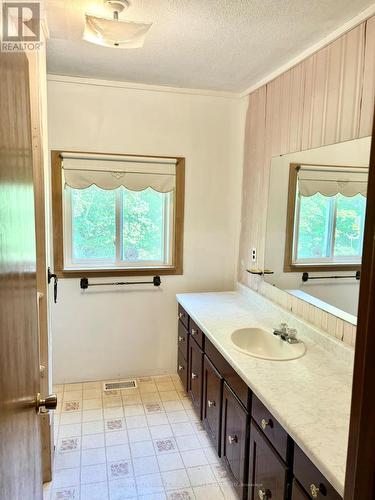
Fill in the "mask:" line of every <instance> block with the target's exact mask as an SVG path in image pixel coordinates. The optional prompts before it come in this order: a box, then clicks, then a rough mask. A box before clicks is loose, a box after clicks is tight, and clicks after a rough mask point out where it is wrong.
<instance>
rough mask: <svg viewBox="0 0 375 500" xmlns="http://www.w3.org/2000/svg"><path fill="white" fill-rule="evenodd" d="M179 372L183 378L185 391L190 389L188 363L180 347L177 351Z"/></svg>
mask: <svg viewBox="0 0 375 500" xmlns="http://www.w3.org/2000/svg"><path fill="white" fill-rule="evenodd" d="M177 373H178V375H179V377H180V379H181V382H182V385H183V386H184V389H185V391H187V390H188V387H187V381H188V364H187V361H186V359H185V358H184V356H183V353H182V351H181V350H180V349H178V352H177Z"/></svg>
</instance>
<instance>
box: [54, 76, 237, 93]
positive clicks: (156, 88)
mask: <svg viewBox="0 0 375 500" xmlns="http://www.w3.org/2000/svg"><path fill="white" fill-rule="evenodd" d="M47 80H48V81H51V82H61V83H75V84H78V85H93V86H97V87H115V88H122V89H130V90H141V91H142V90H143V91H148V92H169V93H172V94H189V95H197V96H208V97H222V98H226V99H241V98H242V97H243V96H242V95H241V94H240V93H238V92H225V91H220V90H206V89H189V88H182V87H169V86H164V85H149V84H144V83H133V82H123V81H117V80H101V79H97V78H83V77H76V76H67V75H57V74H52V73H48V74H47Z"/></svg>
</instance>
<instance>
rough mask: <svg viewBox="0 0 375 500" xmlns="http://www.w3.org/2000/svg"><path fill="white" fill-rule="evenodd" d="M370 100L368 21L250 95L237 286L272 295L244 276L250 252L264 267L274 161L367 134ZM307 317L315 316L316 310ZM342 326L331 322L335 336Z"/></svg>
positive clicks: (374, 46)
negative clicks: (269, 183) (253, 249)
mask: <svg viewBox="0 0 375 500" xmlns="http://www.w3.org/2000/svg"><path fill="white" fill-rule="evenodd" d="M374 95H375V17H372V18H370V19H368V20H367V21H366V22H364V23H362V24H360V25H359V26H357V27H356V28H354V29H352V30H351V31H349V32H348V33H346V34H345V35H343V36H341V37H340V38H338V39H337V40H335V41H334V42H332V43H331V44H329V45H327V46H326V47H324V48H323V49H321V50H319V51H318V52H316V53H315V54H313V55H312V56H310V57H309V58H307V59H305V60H304V61H302V62H301V63H300V64H298V65H297V66H295V67H294V68H292V69H290V70H289V71H287V72H285V73H283V74H282V75H280V76H279V77H278V78H276V79H275V80H273V81H271V82H269V83H268V84H266V85H265V86H263V87H261V88H259V89H257V90H256V91H255V92H254V93H252V94H251V95H250V96H249V107H248V112H247V120H246V131H245V155H244V172H243V205H242V220H241V236H240V252H239V266H238V269H239V281H240V282H241V283H243V284H245V285H248V286H250V287H251V288H253V289H256V290H258V291H260V292H261V293H265V294H268V295H269V294H270V293H274V292H271V291H270V290H269V287H267V284H266V283H264V281H263V280H261V279H259V278H257V277H253V276H251V275H249V273H247V272H246V269H247V268H248V267H249V265H250V252H251V249H252V248H256V249H257V267H259V268H263V267H264V254H265V234H266V219H267V201H268V182H269V172H270V166H271V159H272V157H273V156H277V155H281V154H287V153H292V152H296V151H302V150H305V149H311V148H317V147H320V146H325V145H328V144H334V143H337V142H342V141H347V140H351V139H356V138H359V137H365V136H368V135H370V134H371V127H372V120H373V110H374ZM285 295H286V294H285ZM278 302H283V303H284V302H285V303H286V302H287V298H286V297H285V296H282V297H281V296H280V297H279V300H278ZM288 307H289V306H288ZM301 307H302V306H300V308H301ZM310 307H312V306H310ZM289 308H291V306H290V307H289ZM309 314H310V316H313V315H314V311H310V312H309ZM306 319H307V318H306ZM327 322H328V320H327ZM331 323H332V321H331ZM332 325H333V324H332ZM344 326H345V325H336V324H335V326H334V330H335V332H336V330H337V329H338V330H339V331H340V332H341V331H342V330H343V328H344ZM330 333H332V332H330ZM334 334H336V333H334ZM336 336H338V337H339V338H340V336H341V338H342V335H341V334H340V335H336ZM350 337H352V335H351V336H350ZM351 342H352V339H351V341H350V343H351Z"/></svg>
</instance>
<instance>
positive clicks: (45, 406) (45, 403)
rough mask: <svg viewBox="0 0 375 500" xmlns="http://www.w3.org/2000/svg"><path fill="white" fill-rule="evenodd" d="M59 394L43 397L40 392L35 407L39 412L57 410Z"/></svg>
mask: <svg viewBox="0 0 375 500" xmlns="http://www.w3.org/2000/svg"><path fill="white" fill-rule="evenodd" d="M56 406H57V394H50V395H49V396H46V397H45V398H42V397H41V395H40V393H38V394H37V396H36V402H35V407H36V411H37V412H38V413H48V411H49V410H56Z"/></svg>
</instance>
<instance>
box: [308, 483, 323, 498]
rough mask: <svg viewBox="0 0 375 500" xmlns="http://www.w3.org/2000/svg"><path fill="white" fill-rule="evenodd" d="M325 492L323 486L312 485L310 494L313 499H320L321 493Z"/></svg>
mask: <svg viewBox="0 0 375 500" xmlns="http://www.w3.org/2000/svg"><path fill="white" fill-rule="evenodd" d="M324 490H325V488H324V487H322V485H321V484H318V486H316V484H314V483H313V484H310V493H311V496H312V497H313V498H318V496H319V493H324Z"/></svg>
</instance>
